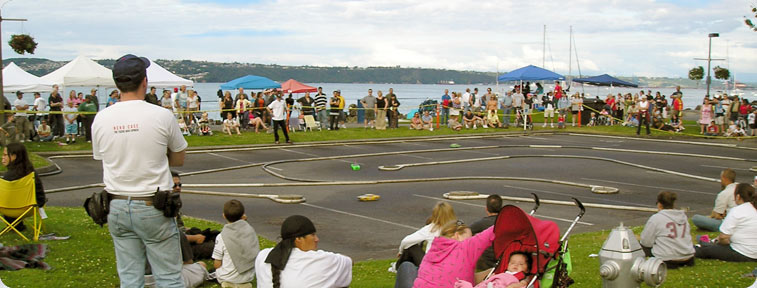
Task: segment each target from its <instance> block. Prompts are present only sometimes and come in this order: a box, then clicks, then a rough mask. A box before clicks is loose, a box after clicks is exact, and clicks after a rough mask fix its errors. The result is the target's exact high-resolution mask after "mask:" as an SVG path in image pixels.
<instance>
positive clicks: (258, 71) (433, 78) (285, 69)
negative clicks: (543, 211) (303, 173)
mask: <svg viewBox="0 0 757 288" xmlns="http://www.w3.org/2000/svg"><path fill="white" fill-rule="evenodd" d="M114 61H115V60H113V59H105V60H96V62H98V63H99V64H100V65H103V66H105V67H110V66H112V65H113V63H114ZM10 62H13V63H15V64H16V65H18V66H19V67H21V68H22V69H24V70H25V71H27V72H29V73H31V74H34V75H36V76H42V75H45V74H47V73H50V72H52V71H54V70H55V69H58V68H60V67H61V66H63V65H65V64H66V63H68V61H53V60H49V59H43V58H8V59H3V64H4V65H8V64H9V63H10ZM155 63H157V64H158V65H161V66H163V67H164V68H166V69H167V70H169V71H171V72H172V73H175V74H177V75H179V76H181V77H184V78H187V79H191V80H193V81H195V82H198V83H219V82H220V83H224V82H227V81H230V80H232V79H235V78H238V77H241V76H245V75H258V76H264V77H268V78H270V79H272V80H274V81H279V82H283V81H286V80H288V79H290V78H293V79H296V80H298V81H300V82H303V83H345V84H424V85H450V84H452V83H454V85H495V83H496V82H497V81H496V77H497V73H496V72H479V71H463V70H447V69H435V68H416V67H400V66H392V67H357V66H354V67H321V66H282V65H276V64H254V63H236V62H235V63H222V62H207V61H192V60H163V59H157V60H155ZM503 73H506V72H505V71H503V72H500V74H503ZM583 76H587V75H583ZM571 77H573V78H577V77H578V75H573V76H571ZM616 77H617V78H620V79H622V80H625V81H629V82H632V83H636V84H638V85H639V87H644V88H648V89H666V88H671V87H675V86H679V85H680V86H681V87H682V88H685V89H701V88H704V81H699V83H698V84H697V81H693V80H689V79H687V78H669V77H633V76H630V77H629V76H616ZM722 83H723V82H722V81H721V80H713V84H714V85H715V86H721V87H722ZM743 84H746V85H747V86H748V87H747V88H741V89H742V90H753V89H757V83H743ZM587 87H588V86H587ZM592 87H593V86H592Z"/></svg>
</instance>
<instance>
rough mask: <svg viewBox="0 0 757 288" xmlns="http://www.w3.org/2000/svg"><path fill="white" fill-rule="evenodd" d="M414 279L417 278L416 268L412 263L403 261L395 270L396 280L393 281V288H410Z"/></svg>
mask: <svg viewBox="0 0 757 288" xmlns="http://www.w3.org/2000/svg"><path fill="white" fill-rule="evenodd" d="M415 278H418V266H415V264H413V262H410V261H405V262H402V264H400V268H399V269H397V279H395V281H394V288H412V287H413V283H414V282H415Z"/></svg>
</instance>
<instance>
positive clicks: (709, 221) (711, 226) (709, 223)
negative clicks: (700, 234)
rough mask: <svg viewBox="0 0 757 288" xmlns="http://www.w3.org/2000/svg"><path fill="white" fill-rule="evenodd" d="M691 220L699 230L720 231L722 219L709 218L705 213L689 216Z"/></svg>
mask: <svg viewBox="0 0 757 288" xmlns="http://www.w3.org/2000/svg"><path fill="white" fill-rule="evenodd" d="M691 222H692V223H694V226H697V228H699V229H701V230H707V231H712V232H718V231H720V223H723V220H718V219H715V218H710V217H709V216H705V215H694V216H692V217H691Z"/></svg>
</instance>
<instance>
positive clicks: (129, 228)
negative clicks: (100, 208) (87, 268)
mask: <svg viewBox="0 0 757 288" xmlns="http://www.w3.org/2000/svg"><path fill="white" fill-rule="evenodd" d="M108 230H110V235H111V237H113V246H114V247H115V250H116V267H117V269H118V277H119V278H120V279H121V287H142V286H144V284H145V277H144V274H145V260H149V261H150V266H151V267H152V273H153V276H154V277H155V283H156V284H157V286H158V287H176V288H183V287H184V282H182V279H181V264H182V263H181V246H180V244H179V229H178V228H177V227H176V220H175V218H168V217H166V216H163V212H162V211H159V210H158V209H155V207H153V206H147V205H145V201H140V200H123V199H114V200H112V201H110V214H108ZM145 256H147V257H145Z"/></svg>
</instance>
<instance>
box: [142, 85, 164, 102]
mask: <svg viewBox="0 0 757 288" xmlns="http://www.w3.org/2000/svg"><path fill="white" fill-rule="evenodd" d="M155 91H157V89H156V88H155V86H153V87H150V93H147V94H145V101H147V103H150V104H154V105H158V106H160V103H159V102H158V94H155V93H156V92H155Z"/></svg>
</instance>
